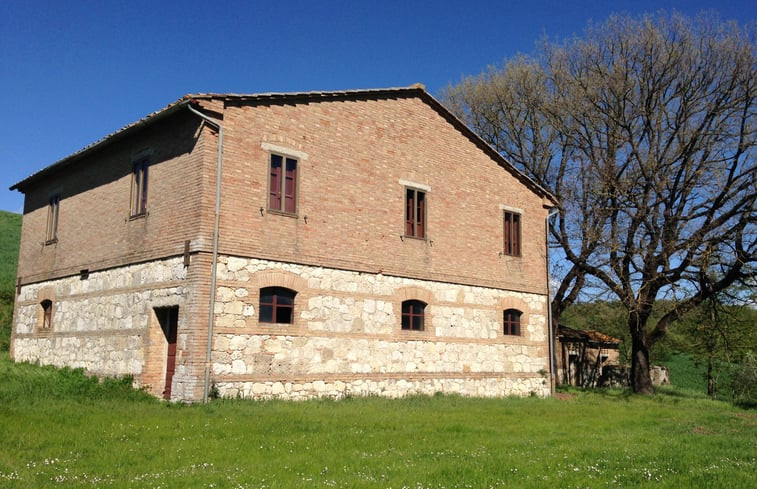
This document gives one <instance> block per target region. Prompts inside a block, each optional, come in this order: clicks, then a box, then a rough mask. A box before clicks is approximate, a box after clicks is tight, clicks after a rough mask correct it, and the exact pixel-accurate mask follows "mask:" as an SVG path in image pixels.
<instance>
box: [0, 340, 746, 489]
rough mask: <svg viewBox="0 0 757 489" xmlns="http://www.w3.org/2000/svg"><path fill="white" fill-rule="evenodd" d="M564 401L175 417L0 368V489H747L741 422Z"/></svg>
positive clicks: (669, 397) (615, 397)
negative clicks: (315, 488)
mask: <svg viewBox="0 0 757 489" xmlns="http://www.w3.org/2000/svg"><path fill="white" fill-rule="evenodd" d="M564 397H566V396H564ZM567 397H569V399H536V398H526V399H491V400H484V399H466V398H460V397H447V396H439V397H432V398H426V397H411V398H406V399H400V400H387V399H381V398H359V399H346V400H342V401H309V402H301V403H290V402H273V401H270V402H250V401H229V400H227V401H214V402H212V403H210V404H207V405H192V406H183V405H171V404H166V403H162V402H159V401H156V400H154V399H152V398H149V397H146V396H144V395H142V394H141V393H139V392H135V391H133V390H131V389H129V388H128V385H126V384H125V383H124V382H116V381H111V382H109V383H107V384H103V383H97V381H95V380H92V379H88V378H87V377H85V376H83V375H82V374H81V373H80V372H78V371H72V370H68V369H64V370H56V369H53V368H48V367H45V368H40V367H36V366H33V365H14V364H12V363H11V362H10V361H9V359H8V355H7V353H2V354H0V436H1V437H2V438H1V439H0V443H1V445H0V446H1V447H2V448H1V449H0V487H3V488H38V487H130V488H142V487H144V488H174V487H175V488H189V487H191V488H203V487H204V488H210V487H217V488H225V487H229V488H257V487H265V488H280V487H292V488H294V487H345V488H346V487H350V488H353V487H355V488H359V487H377V488H378V487H380V488H389V487H391V488H402V487H406V488H412V489H420V488H464V487H470V488H487V487H518V488H521V487H524V488H529V487H548V488H561V487H564V488H585V487H590V488H593V487H655V488H663V487H687V488H688V487H708V488H713V487H723V488H739V487H744V488H747V487H757V460H756V458H757V446H756V443H757V413H755V412H754V411H745V410H740V409H738V408H734V407H732V406H730V405H728V404H725V403H720V402H713V401H708V400H706V399H702V398H696V397H691V395H690V394H683V395H682V394H681V393H680V391H675V390H669V391H667V394H662V395H658V396H656V397H654V398H638V397H634V396H628V395H626V394H624V393H623V392H620V391H608V392H603V393H593V394H588V393H583V392H574V393H572V394H569V395H568V396H567Z"/></svg>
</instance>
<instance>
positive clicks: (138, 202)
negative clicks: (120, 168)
mask: <svg viewBox="0 0 757 489" xmlns="http://www.w3.org/2000/svg"><path fill="white" fill-rule="evenodd" d="M149 167H150V161H149V160H148V159H147V158H143V159H141V160H139V161H137V162H135V163H134V166H133V168H132V179H131V217H139V216H144V215H146V214H147V171H148V168H149Z"/></svg>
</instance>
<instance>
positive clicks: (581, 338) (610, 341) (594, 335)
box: [557, 324, 623, 346]
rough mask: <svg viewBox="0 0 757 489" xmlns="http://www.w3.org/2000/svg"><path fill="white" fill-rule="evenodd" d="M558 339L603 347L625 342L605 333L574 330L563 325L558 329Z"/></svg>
mask: <svg viewBox="0 0 757 489" xmlns="http://www.w3.org/2000/svg"><path fill="white" fill-rule="evenodd" d="M557 337H558V339H560V340H563V339H565V340H566V341H569V342H577V343H589V344H592V345H601V346H617V345H619V344H620V343H621V342H622V341H623V340H620V339H618V338H614V337H612V336H609V335H606V334H604V333H600V332H599V331H594V330H591V329H583V330H582V329H573V328H569V327H567V326H565V325H562V324H560V325H559V326H558V327H557Z"/></svg>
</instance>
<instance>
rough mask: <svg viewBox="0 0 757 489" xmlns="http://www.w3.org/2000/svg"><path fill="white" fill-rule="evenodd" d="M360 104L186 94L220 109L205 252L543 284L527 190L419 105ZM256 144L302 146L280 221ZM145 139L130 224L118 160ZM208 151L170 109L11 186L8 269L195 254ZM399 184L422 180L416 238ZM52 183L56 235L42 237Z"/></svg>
mask: <svg viewBox="0 0 757 489" xmlns="http://www.w3.org/2000/svg"><path fill="white" fill-rule="evenodd" d="M366 98H367V99H359V98H358V99H356V98H350V97H345V98H344V99H342V100H328V101H318V102H315V103H314V102H312V101H310V103H306V102H305V101H290V102H288V103H281V102H276V101H267V102H260V101H252V102H245V101H236V103H227V105H226V106H224V105H223V104H222V103H221V100H219V99H212V100H207V99H205V100H200V103H201V105H202V107H201V109H204V110H212V112H208V113H209V115H210V117H213V118H217V117H219V115H221V114H222V116H223V119H222V120H221V121H220V122H221V123H222V124H223V127H224V131H225V133H224V138H225V139H224V153H223V165H224V168H223V181H222V184H223V191H222V207H221V227H220V231H221V233H220V243H219V245H220V249H219V251H220V252H221V253H223V254H228V255H240V256H250V257H258V258H263V259H273V260H281V261H288V262H294V263H302V264H308V265H316V266H328V267H335V268H344V269H349V270H357V271H365V272H370V273H378V272H381V273H384V274H387V275H398V276H408V277H413V278H423V279H429V280H439V281H446V282H455V283H462V284H472V285H482V286H487V287H497V288H504V289H512V290H519V291H524V292H535V293H544V292H545V290H546V270H545V255H544V254H545V246H544V241H545V235H544V233H545V227H544V226H545V222H544V220H545V217H546V209H545V208H544V206H543V200H542V198H541V197H540V196H538V195H536V194H534V193H533V192H532V191H531V190H529V189H528V188H527V187H526V186H525V185H523V184H522V183H521V182H520V181H519V180H518V179H517V178H516V177H515V176H513V175H512V174H511V173H510V172H509V171H508V170H506V169H504V168H502V167H501V166H499V165H498V164H497V162H495V161H494V160H492V159H491V158H490V157H489V156H488V155H487V154H485V153H484V152H482V151H481V149H480V148H478V147H477V146H476V145H475V144H474V143H473V142H471V141H470V140H469V139H468V138H467V137H466V136H464V135H463V134H461V133H460V132H459V131H458V130H457V129H456V128H455V127H454V126H452V125H451V124H450V123H449V122H447V121H446V120H445V119H444V118H443V117H442V116H441V115H440V114H439V113H438V112H437V111H436V110H434V109H433V108H432V107H431V106H429V105H428V104H427V103H425V102H424V101H423V100H421V99H420V98H417V97H398V98H381V97H376V98H375V99H370V97H366ZM232 102H233V101H232ZM262 143H266V144H273V145H276V146H278V147H283V148H287V149H289V150H294V151H295V152H297V153H298V154H299V153H305V154H307V159H301V160H300V161H299V168H298V180H299V182H298V183H299V188H298V212H297V217H296V218H294V217H290V216H285V215H280V214H275V213H271V212H269V211H268V210H267V207H268V203H267V192H268V173H269V168H268V165H269V163H268V162H269V159H268V158H269V156H268V155H269V153H268V150H266V149H264V148H263V147H261V144H262ZM146 148H147V149H149V150H150V151H151V152H152V156H151V162H152V163H153V164H152V166H151V167H150V176H149V190H148V206H147V207H148V212H149V215H148V216H147V217H145V218H139V219H134V220H130V219H129V202H130V192H131V163H132V158H133V156H134V154H136V153H138V152H139V151H142V150H144V149H146ZM216 148H217V133H216V132H215V131H214V130H211V129H210V128H208V127H207V126H205V125H201V121H200V119H199V118H198V117H197V116H195V115H193V114H191V113H189V111H188V110H186V111H184V110H182V111H180V112H178V113H176V114H174V115H172V116H171V117H169V118H166V119H164V120H162V121H160V122H157V123H155V124H153V125H152V126H148V127H147V128H144V129H141V130H138V131H133V132H132V133H130V135H129V136H128V137H124V138H122V139H120V140H119V141H117V142H114V143H113V144H110V145H107V146H105V147H104V148H103V149H101V150H99V151H97V152H93V153H90V154H87V155H85V156H84V157H83V158H82V159H81V160H80V161H76V162H74V164H72V165H69V166H68V167H67V169H65V170H61V171H59V172H58V173H57V174H53V175H52V176H50V177H48V178H45V179H44V180H43V181H41V182H39V183H35V184H34V185H33V186H30V187H29V188H27V189H25V190H26V203H25V211H24V220H23V230H22V239H21V251H20V260H19V275H20V276H22V277H23V279H24V282H28V281H35V280H44V279H47V278H52V277H56V276H63V275H66V274H75V273H78V271H79V270H80V269H83V268H90V269H99V268H104V267H108V266H117V265H123V264H126V263H130V262H134V261H142V260H147V259H153V258H158V257H162V256H169V255H175V254H180V253H181V252H182V251H183V245H184V241H185V240H191V241H192V251H210V249H211V245H212V225H213V213H214V205H215V178H216ZM401 181H402V182H413V183H416V184H420V185H422V186H423V187H430V189H431V190H430V191H429V192H428V193H427V195H426V199H427V239H425V240H418V239H412V238H403V237H402V236H403V234H404V195H405V194H404V192H405V187H404V185H403V184H402V183H400V182H401ZM54 192H60V193H61V195H62V199H61V204H60V223H59V227H58V242H57V243H56V244H53V245H44V239H45V236H44V235H45V223H46V218H47V201H48V199H49V196H50V195H51V193H54ZM502 206H508V207H511V208H518V209H522V210H523V215H522V241H523V251H522V257H520V258H514V257H507V256H502V254H501V252H502V251H503V223H502V214H503V211H502ZM261 208H262V209H263V211H262V212H261ZM305 216H307V220H306V219H305Z"/></svg>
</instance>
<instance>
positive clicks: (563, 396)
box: [555, 392, 576, 401]
mask: <svg viewBox="0 0 757 489" xmlns="http://www.w3.org/2000/svg"><path fill="white" fill-rule="evenodd" d="M575 397H576V395H575V394H569V393H567V392H555V399H559V400H561V401H568V400H570V399H573V398H575Z"/></svg>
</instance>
